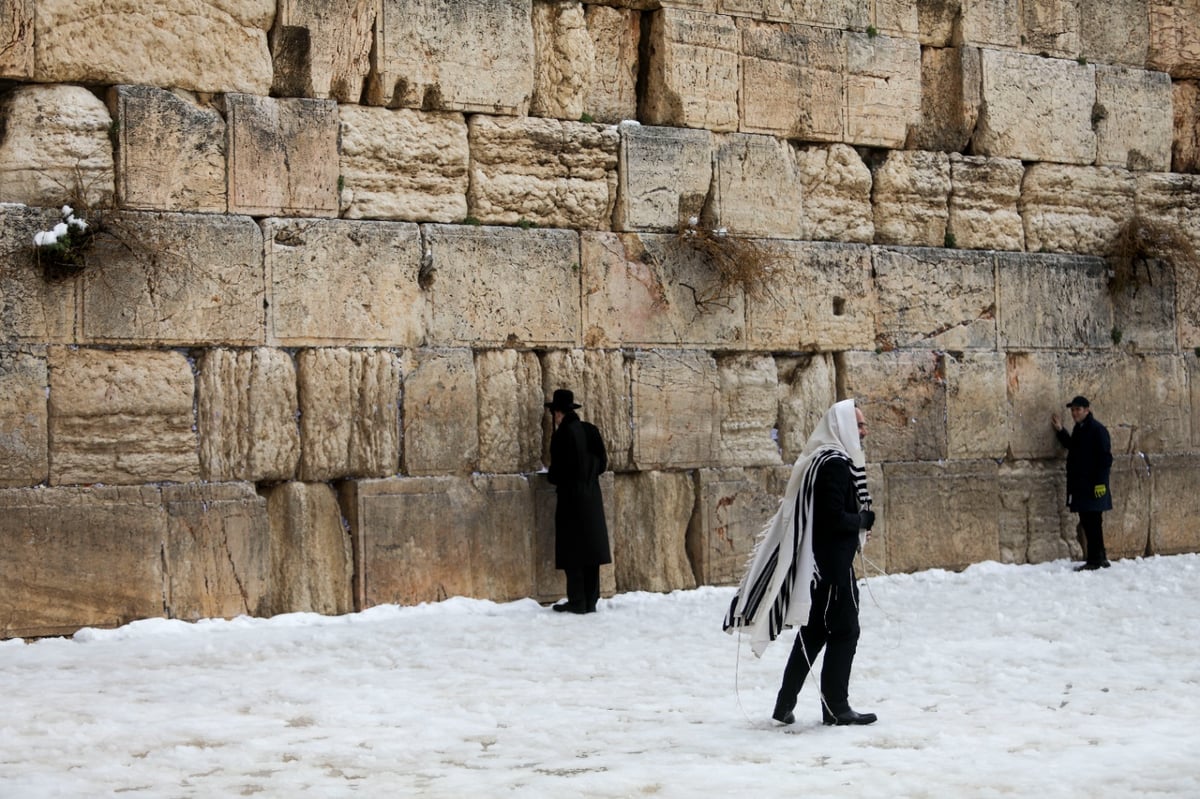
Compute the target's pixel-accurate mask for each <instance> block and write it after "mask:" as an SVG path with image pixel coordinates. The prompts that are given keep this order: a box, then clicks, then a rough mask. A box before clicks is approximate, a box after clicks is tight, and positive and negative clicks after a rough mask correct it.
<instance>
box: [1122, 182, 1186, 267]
mask: <svg viewBox="0 0 1200 799" xmlns="http://www.w3.org/2000/svg"><path fill="white" fill-rule="evenodd" d="M1136 187H1137V188H1136V190H1137V213H1138V215H1139V216H1141V217H1143V218H1144V219H1147V220H1149V221H1151V222H1154V223H1157V224H1158V225H1161V226H1163V227H1166V228H1169V229H1174V230H1177V231H1178V232H1180V233H1182V234H1183V235H1184V236H1186V237H1187V238H1188V239H1190V240H1191V243H1192V247H1193V248H1195V249H1196V251H1197V252H1198V253H1200V176H1197V175H1175V174H1171V173H1163V172H1150V173H1145V174H1141V175H1138V176H1137V181H1136ZM1178 272H1179V274H1178V275H1177V277H1179V278H1181V280H1180V284H1181V285H1182V284H1183V283H1184V282H1185V280H1186V279H1189V278H1190V279H1194V275H1195V271H1194V270H1186V269H1180V270H1178Z"/></svg>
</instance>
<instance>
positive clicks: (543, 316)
mask: <svg viewBox="0 0 1200 799" xmlns="http://www.w3.org/2000/svg"><path fill="white" fill-rule="evenodd" d="M423 239H424V246H425V256H424V257H425V259H426V263H425V265H423V267H422V278H423V282H422V286H423V287H424V289H425V298H426V299H425V302H426V313H427V314H428V321H427V322H426V330H427V331H428V340H429V344H430V345H431V346H475V347H486V346H493V347H499V346H508V347H512V346H517V345H521V346H526V347H538V346H575V345H576V344H578V340H579V331H580V323H581V313H580V298H579V263H580V254H579V235H578V234H577V233H575V232H573V231H570V230H522V229H521V228H504V227H476V226H471V225H460V226H452V225H430V226H427V227H424V228H423Z"/></svg>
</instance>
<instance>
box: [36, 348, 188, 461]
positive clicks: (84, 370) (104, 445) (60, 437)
mask: <svg viewBox="0 0 1200 799" xmlns="http://www.w3.org/2000/svg"><path fill="white" fill-rule="evenodd" d="M193 395H194V381H193V379H192V368H191V365H190V364H189V363H188V361H187V358H185V357H184V355H183V354H182V353H180V352H174V351H171V352H159V351H152V350H138V351H132V350H129V351H121V350H111V351H110V350H88V349H73V348H72V349H67V348H63V347H54V348H52V349H51V350H50V442H51V444H50V482H51V484H53V485H69V484H72V483H108V484H110V485H128V484H132V483H153V482H160V481H173V482H179V483H186V482H193V481H195V480H197V479H199V477H200V459H199V457H198V451H199V446H198V444H199V442H198V441H197V437H196V430H195V418H194V415H193V412H192V398H193Z"/></svg>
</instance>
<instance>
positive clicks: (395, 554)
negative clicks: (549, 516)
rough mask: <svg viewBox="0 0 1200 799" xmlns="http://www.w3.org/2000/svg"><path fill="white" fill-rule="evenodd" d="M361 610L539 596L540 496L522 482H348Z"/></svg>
mask: <svg viewBox="0 0 1200 799" xmlns="http://www.w3.org/2000/svg"><path fill="white" fill-rule="evenodd" d="M342 507H343V513H345V515H346V517H347V519H348V521H349V524H350V532H351V536H352V537H353V539H354V548H355V560H356V564H355V565H356V568H355V582H356V588H355V593H356V596H357V605H358V607H360V608H367V607H371V606H374V605H382V604H389V603H397V604H402V605H413V604H417V603H419V602H435V601H439V600H443V599H447V598H448V597H452V596H469V597H478V598H481V599H492V600H495V601H498V602H503V601H508V600H513V599H519V598H521V597H526V596H530V595H531V594H532V593H533V585H534V582H533V574H534V553H533V547H532V539H533V536H532V526H533V523H534V518H535V515H534V502H533V492H532V490H531V489H530V486H529V482H528V481H527V480H526V479H525V478H524V477H521V476H519V475H503V476H492V477H485V476H475V477H420V478H392V479H388V480H362V481H351V482H348V483H345V484H344V485H343V488H342Z"/></svg>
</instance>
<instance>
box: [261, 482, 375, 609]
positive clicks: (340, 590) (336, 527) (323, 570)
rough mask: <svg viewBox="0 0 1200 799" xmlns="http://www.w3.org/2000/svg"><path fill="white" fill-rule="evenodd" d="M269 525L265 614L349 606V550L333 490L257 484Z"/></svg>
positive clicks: (309, 485)
mask: <svg viewBox="0 0 1200 799" xmlns="http://www.w3.org/2000/svg"><path fill="white" fill-rule="evenodd" d="M262 494H263V498H264V499H265V500H266V508H267V519H268V522H269V524H270V570H271V571H270V591H269V593H268V602H267V610H266V615H276V614H279V613H324V614H330V615H336V614H341V613H350V612H351V611H353V610H354V553H353V548H352V547H351V541H350V536H349V534H348V531H347V530H345V529H344V528H343V526H342V511H341V508H340V507H339V505H338V497H337V493H336V492H335V491H334V488H333V487H332V486H330V485H327V484H325V483H299V482H286V483H280V484H278V485H274V486H269V487H266V488H264V489H262Z"/></svg>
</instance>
